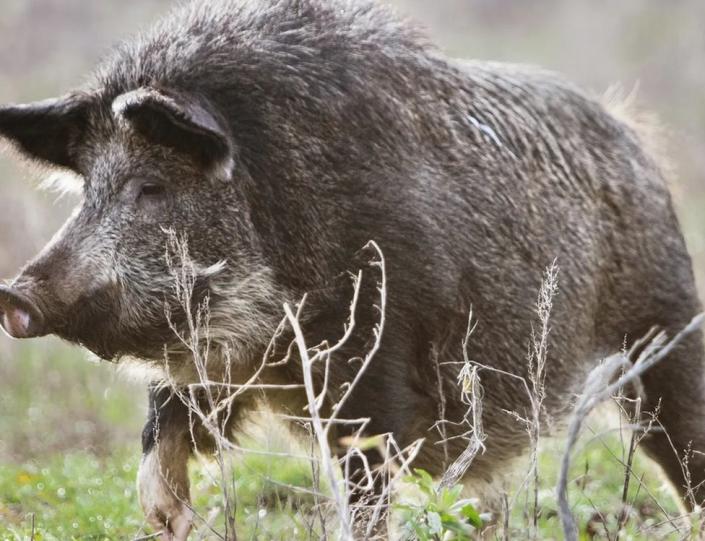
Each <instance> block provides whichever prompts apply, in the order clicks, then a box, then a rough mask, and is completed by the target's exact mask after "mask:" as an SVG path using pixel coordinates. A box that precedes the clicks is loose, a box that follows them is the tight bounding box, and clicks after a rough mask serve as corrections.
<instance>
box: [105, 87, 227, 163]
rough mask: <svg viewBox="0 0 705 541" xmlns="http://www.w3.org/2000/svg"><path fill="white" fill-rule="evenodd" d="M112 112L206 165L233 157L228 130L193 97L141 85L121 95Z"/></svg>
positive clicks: (149, 136)
mask: <svg viewBox="0 0 705 541" xmlns="http://www.w3.org/2000/svg"><path fill="white" fill-rule="evenodd" d="M113 114H114V115H115V117H116V118H118V119H123V120H126V121H127V122H128V123H129V124H130V125H131V126H132V127H133V128H134V129H135V130H137V131H138V132H140V133H142V134H143V135H145V136H146V137H148V138H149V139H151V140H153V141H155V142H156V143H159V144H163V145H166V146H169V147H172V148H174V149H176V150H178V151H181V152H184V153H186V154H190V155H191V156H193V157H194V158H196V159H198V160H199V161H201V162H202V163H203V164H204V165H213V164H215V163H217V162H222V161H224V160H230V158H231V153H232V145H231V143H230V138H229V137H228V135H227V133H226V130H225V129H224V128H223V126H222V124H221V123H220V122H219V121H218V120H217V119H216V117H215V116H214V115H213V114H211V113H210V112H209V111H208V110H207V109H206V108H205V107H204V105H202V104H201V103H200V102H199V100H197V99H195V98H193V97H190V96H184V95H179V94H176V93H172V92H168V93H167V92H162V91H160V90H156V89H153V88H140V89H138V90H133V91H131V92H127V93H125V94H121V95H120V96H118V97H117V98H116V99H115V101H113Z"/></svg>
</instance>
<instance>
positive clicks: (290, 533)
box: [0, 435, 681, 541]
mask: <svg viewBox="0 0 705 541" xmlns="http://www.w3.org/2000/svg"><path fill="white" fill-rule="evenodd" d="M552 447H553V448H551V449H548V450H546V451H545V452H544V453H542V456H541V461H540V470H541V478H542V485H543V486H542V489H541V490H540V492H539V500H540V504H541V516H540V522H539V526H540V532H541V536H540V537H541V538H542V539H561V538H562V534H561V529H560V523H559V521H558V518H557V515H556V512H555V510H556V504H555V495H554V491H553V488H552V487H553V483H554V482H555V478H556V475H557V472H556V467H557V463H558V459H557V457H558V452H559V449H558V446H557V445H552ZM615 455H616V456H620V455H621V444H620V442H619V440H618V438H617V437H616V436H613V435H612V436H608V437H606V438H605V439H604V441H602V442H600V441H596V442H593V443H591V444H590V445H589V446H588V447H587V448H586V449H585V450H584V451H583V452H581V453H579V454H578V456H577V458H576V460H575V461H574V467H573V474H572V479H573V482H572V487H571V503H572V505H573V507H574V512H575V514H576V518H577V519H578V523H579V525H580V528H581V534H582V536H581V537H582V538H583V539H589V538H590V536H589V533H590V532H591V531H592V532H594V533H596V534H597V536H598V538H604V537H606V536H605V531H609V532H610V533H611V535H612V536H613V535H614V533H615V532H616V531H617V529H618V528H617V520H618V516H619V514H620V513H621V512H622V510H623V509H624V506H623V505H622V502H621V494H622V486H623V471H624V470H623V468H622V466H621V465H620V463H619V461H618V460H617V459H616V458H615ZM138 457H139V454H138V449H137V448H136V447H131V448H123V449H120V450H118V451H116V452H115V453H114V454H112V455H110V456H106V457H103V458H98V457H96V456H95V455H93V454H90V453H84V452H73V453H70V454H67V455H65V456H63V457H59V456H55V457H52V458H51V459H47V460H43V461H42V462H41V466H40V465H38V463H37V462H29V463H27V464H8V465H4V466H1V467H0V523H2V525H0V539H2V540H13V541H14V540H17V541H19V540H24V539H29V538H30V534H31V530H32V516H34V526H35V539H37V540H55V539H56V540H65V539H71V540H73V539H75V540H79V539H90V540H117V539H131V538H133V537H135V536H138V535H143V534H144V533H145V532H146V530H145V528H144V524H143V519H142V515H141V512H140V510H139V507H138V504H137V497H136V493H135V475H136V471H137V466H138ZM634 470H635V473H636V477H637V478H642V479H641V483H640V482H637V481H635V480H634V479H632V484H631V488H630V491H629V496H628V500H627V501H628V503H629V504H630V507H631V509H632V511H631V512H630V519H629V520H628V521H627V523H626V527H625V529H624V530H623V533H624V534H626V537H623V538H628V539H655V538H658V539H669V538H673V539H677V538H681V537H678V536H675V535H672V534H669V532H670V531H671V530H672V528H671V527H670V526H669V525H668V524H665V525H663V526H661V527H656V528H653V526H654V525H656V524H658V523H661V522H663V521H664V520H665V516H664V515H663V514H662V512H661V509H660V508H659V506H661V507H663V508H664V509H665V510H666V511H667V512H668V513H670V514H672V515H674V516H675V515H676V514H677V512H678V511H677V507H676V503H675V500H674V499H673V498H672V496H671V494H670V491H669V489H668V488H667V487H666V485H665V484H663V483H662V482H661V481H660V479H659V476H658V475H657V472H656V470H655V469H654V467H653V466H652V465H651V464H650V463H649V462H647V461H646V460H644V459H643V457H641V456H637V458H636V461H635V465H634ZM192 473H193V476H192V477H193V487H192V491H193V496H194V505H195V509H196V511H197V512H198V513H199V514H200V515H201V516H204V517H205V516H208V515H209V514H211V513H212V512H213V510H216V513H217V512H218V510H219V509H221V503H222V498H221V493H220V488H219V486H218V485H217V484H216V483H215V482H214V478H213V476H214V475H215V476H217V471H215V469H214V466H213V465H207V464H206V465H204V464H202V463H197V465H196V466H195V467H194V468H192ZM311 484H312V482H311V472H310V467H309V465H308V463H307V462H306V461H296V460H293V459H281V458H271V457H267V456H263V455H259V454H247V455H245V456H243V457H241V458H240V459H239V460H236V461H235V466H234V471H233V479H232V485H231V486H232V488H233V489H234V492H235V494H236V501H237V505H238V507H237V514H236V522H237V525H238V533H239V535H240V539H263V540H276V539H281V540H287V541H289V540H299V539H301V540H305V539H311V538H313V539H317V538H318V537H317V534H316V535H314V536H313V537H311V536H310V535H309V530H308V524H309V523H310V522H311V519H312V515H313V498H312V497H311V496H310V495H308V494H307V493H305V492H299V491H297V490H295V489H292V488H291V487H300V488H302V489H306V488H307V487H310V486H311ZM402 497H403V496H402ZM654 498H655V499H654ZM523 504H524V500H523V498H519V499H518V502H517V505H516V507H515V510H514V512H513V514H512V520H511V529H512V538H516V537H515V536H520V535H521V534H522V532H525V531H526V525H527V524H529V523H530V521H531V518H530V517H526V516H525V515H524V512H523V510H524V505H523ZM480 507H481V505H480ZM215 527H216V529H218V530H219V531H222V517H221V516H219V517H218V520H216V521H215ZM605 529H606V530H605ZM204 532H205V530H204ZM612 538H614V537H612Z"/></svg>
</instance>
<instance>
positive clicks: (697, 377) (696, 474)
mask: <svg viewBox="0 0 705 541" xmlns="http://www.w3.org/2000/svg"><path fill="white" fill-rule="evenodd" d="M680 328H682V327H679V328H675V327H674V328H669V329H668V333H669V336H673V335H674V333H675V332H677V331H678V330H680ZM643 384H644V390H645V394H646V403H645V404H644V406H643V407H642V409H643V410H645V411H646V412H654V411H656V410H658V417H657V419H658V422H659V423H660V425H662V426H663V429H664V430H663V431H658V430H654V431H652V432H651V433H650V434H647V436H646V437H645V438H644V440H643V441H642V446H643V447H644V448H645V450H646V452H647V453H648V454H649V455H650V456H651V457H652V458H653V459H654V460H656V461H657V462H658V463H659V465H660V466H661V467H662V468H663V470H664V472H665V473H666V475H667V476H668V478H669V479H670V481H671V482H672V483H673V485H674V486H675V488H676V489H677V490H678V491H679V493H680V494H681V496H682V497H683V500H684V503H685V504H686V506H687V507H690V508H692V507H694V506H695V505H702V504H703V501H705V353H704V351H703V343H702V336H701V334H700V333H695V334H694V335H692V336H690V337H688V338H687V339H686V340H684V342H683V343H682V344H681V345H680V346H679V347H678V348H677V349H676V350H675V351H674V352H673V353H672V354H671V356H670V357H669V358H666V359H663V360H662V361H661V363H660V364H658V365H656V366H655V367H653V368H652V369H651V370H649V371H648V372H647V373H646V374H644V376H643ZM686 454H687V460H686ZM686 468H687V472H688V473H687V474H686V473H685V472H686ZM688 477H689V478H688Z"/></svg>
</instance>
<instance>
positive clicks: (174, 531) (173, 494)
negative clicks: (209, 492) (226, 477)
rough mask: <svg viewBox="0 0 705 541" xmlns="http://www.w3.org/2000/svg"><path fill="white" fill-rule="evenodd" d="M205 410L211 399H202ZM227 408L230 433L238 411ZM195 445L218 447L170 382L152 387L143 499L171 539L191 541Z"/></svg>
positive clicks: (151, 519) (148, 512)
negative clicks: (190, 472)
mask: <svg viewBox="0 0 705 541" xmlns="http://www.w3.org/2000/svg"><path fill="white" fill-rule="evenodd" d="M198 406H199V408H200V409H202V410H203V411H204V412H207V409H206V400H205V399H203V400H200V403H199V404H198ZM238 412H239V411H238V410H237V409H236V410H235V412H233V411H229V412H227V414H228V417H227V421H226V422H225V423H224V424H225V426H224V427H223V428H224V433H225V434H226V435H227V436H228V437H230V436H231V435H232V429H233V426H234V424H235V421H236V415H235V414H234V413H238ZM194 448H197V449H198V451H199V452H202V453H212V452H214V450H215V445H214V440H213V438H212V436H210V434H209V433H208V431H207V430H206V429H205V428H204V427H203V425H202V424H201V423H200V422H199V421H198V419H197V417H196V416H195V415H189V408H188V406H186V404H184V402H183V401H182V400H181V398H180V397H179V396H178V394H177V393H176V392H174V390H173V389H172V388H170V387H169V386H163V385H159V384H153V385H152V386H150V388H149V417H148V419H147V424H146V425H145V427H144V431H143V432H142V453H143V455H142V462H141V464H140V470H139V474H138V482H137V484H138V490H139V495H140V503H141V504H142V508H143V509H144V512H145V515H146V517H147V520H148V522H149V523H150V525H151V526H152V527H153V528H155V529H156V530H157V531H159V530H161V531H163V532H164V536H163V537H164V539H168V540H169V541H182V540H186V538H187V537H188V534H189V531H190V530H191V524H192V522H193V512H192V511H191V508H190V497H189V478H188V460H189V458H190V457H191V456H192V455H193V451H194Z"/></svg>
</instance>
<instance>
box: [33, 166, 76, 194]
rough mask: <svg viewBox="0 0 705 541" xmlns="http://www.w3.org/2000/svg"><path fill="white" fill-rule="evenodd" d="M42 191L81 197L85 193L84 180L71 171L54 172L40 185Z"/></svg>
mask: <svg viewBox="0 0 705 541" xmlns="http://www.w3.org/2000/svg"><path fill="white" fill-rule="evenodd" d="M39 187H40V188H41V189H42V190H47V191H49V192H52V193H55V194H58V195H59V197H60V198H61V197H64V196H66V195H81V194H82V193H83V178H82V177H81V176H80V175H78V174H76V173H73V172H71V171H65V170H64V171H54V172H53V173H51V174H50V175H49V176H47V177H46V178H45V179H44V180H42V182H41V183H40V184H39Z"/></svg>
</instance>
